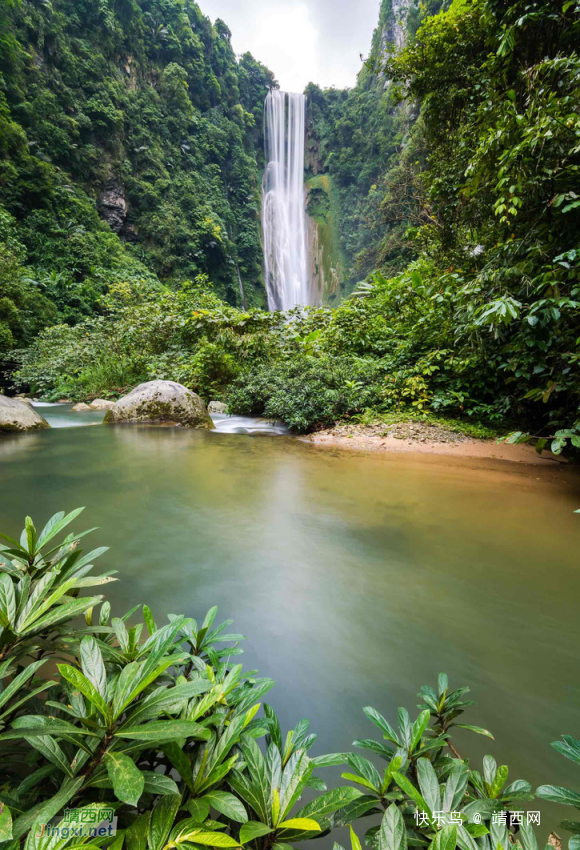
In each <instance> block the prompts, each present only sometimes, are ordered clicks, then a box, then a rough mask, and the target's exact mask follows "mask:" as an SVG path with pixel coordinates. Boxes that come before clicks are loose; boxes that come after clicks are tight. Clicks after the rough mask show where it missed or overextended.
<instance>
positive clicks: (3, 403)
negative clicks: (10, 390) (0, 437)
mask: <svg viewBox="0 0 580 850" xmlns="http://www.w3.org/2000/svg"><path fill="white" fill-rule="evenodd" d="M43 428H50V425H49V424H48V422H47V421H46V419H44V417H42V416H40V414H38V413H37V412H36V410H35V409H34V408H33V407H32V405H31V404H29V403H27V402H25V401H22V400H21V399H19V398H7V396H5V395H0V431H16V432H18V431H41V430H42V429H43Z"/></svg>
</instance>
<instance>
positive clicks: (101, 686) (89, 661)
mask: <svg viewBox="0 0 580 850" xmlns="http://www.w3.org/2000/svg"><path fill="white" fill-rule="evenodd" d="M80 657H81V665H82V668H83V673H84V674H85V676H86V677H87V679H88V680H89V681H90V682H92V684H93V685H94V686H95V689H96V690H97V691H98V693H99V694H100V695H101V696H102V697H103V699H106V696H107V671H106V670H105V663H104V661H103V656H102V654H101V650H100V649H99V645H98V643H97V641H96V640H95V638H94V637H90V636H89V635H87V637H84V638H83V639H82V640H81V644H80Z"/></svg>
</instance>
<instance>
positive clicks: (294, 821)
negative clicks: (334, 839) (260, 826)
mask: <svg viewBox="0 0 580 850" xmlns="http://www.w3.org/2000/svg"><path fill="white" fill-rule="evenodd" d="M276 829H277V830H278V829H299V830H301V831H304V832H320V831H321V830H320V824H319V823H318V822H317V821H315V820H313V819H312V818H290V819H289V820H284V821H282V823H279V824H278V826H277V827H276Z"/></svg>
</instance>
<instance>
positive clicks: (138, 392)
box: [104, 381, 215, 430]
mask: <svg viewBox="0 0 580 850" xmlns="http://www.w3.org/2000/svg"><path fill="white" fill-rule="evenodd" d="M104 421H105V423H107V424H114V423H115V422H167V423H172V424H174V425H183V426H185V427H186V428H205V429H207V430H210V429H212V428H214V427H215V425H214V424H213V422H212V421H211V417H210V415H209V413H208V412H207V408H206V406H205V404H204V403H203V401H202V400H201V399H200V397H199V396H198V395H196V394H195V393H194V392H192V391H191V390H188V389H187V387H184V386H182V384H177V383H176V382H175V381H147V383H145V384H139V386H138V387H135V389H134V390H132V391H131V392H130V393H129V394H128V395H126V396H123V398H120V399H119V401H118V402H117V403H116V404H115V406H114V407H113V408H111V410H107V412H106V413H105V419H104Z"/></svg>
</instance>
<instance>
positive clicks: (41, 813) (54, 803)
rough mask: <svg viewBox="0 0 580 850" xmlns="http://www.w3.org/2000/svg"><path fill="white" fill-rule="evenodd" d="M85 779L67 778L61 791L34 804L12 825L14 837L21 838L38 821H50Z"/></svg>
mask: <svg viewBox="0 0 580 850" xmlns="http://www.w3.org/2000/svg"><path fill="white" fill-rule="evenodd" d="M84 781H85V778H84V776H77V777H75V778H74V779H67V780H65V782H64V783H63V785H62V787H61V789H60V791H58V792H57V793H56V794H55V795H54V797H51V798H50V800H46V801H45V802H43V803H39V804H38V805H37V806H34V807H33V808H32V809H30V810H29V811H28V812H26V814H24V815H21V816H20V817H19V818H17V819H16V820H15V821H14V823H13V825H12V836H13V838H21V837H22V836H23V835H24V833H25V832H28V830H29V829H30V828H31V827H32V825H33V824H36V823H48V822H49V821H50V820H52V818H53V817H54V816H55V815H56V814H57V813H58V812H60V810H61V809H62V808H63V807H64V806H66V804H67V803H68V802H69V800H71V799H72V798H73V797H74V795H75V794H76V793H77V791H78V790H79V789H80V788H81V787H82V785H83V783H84Z"/></svg>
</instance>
